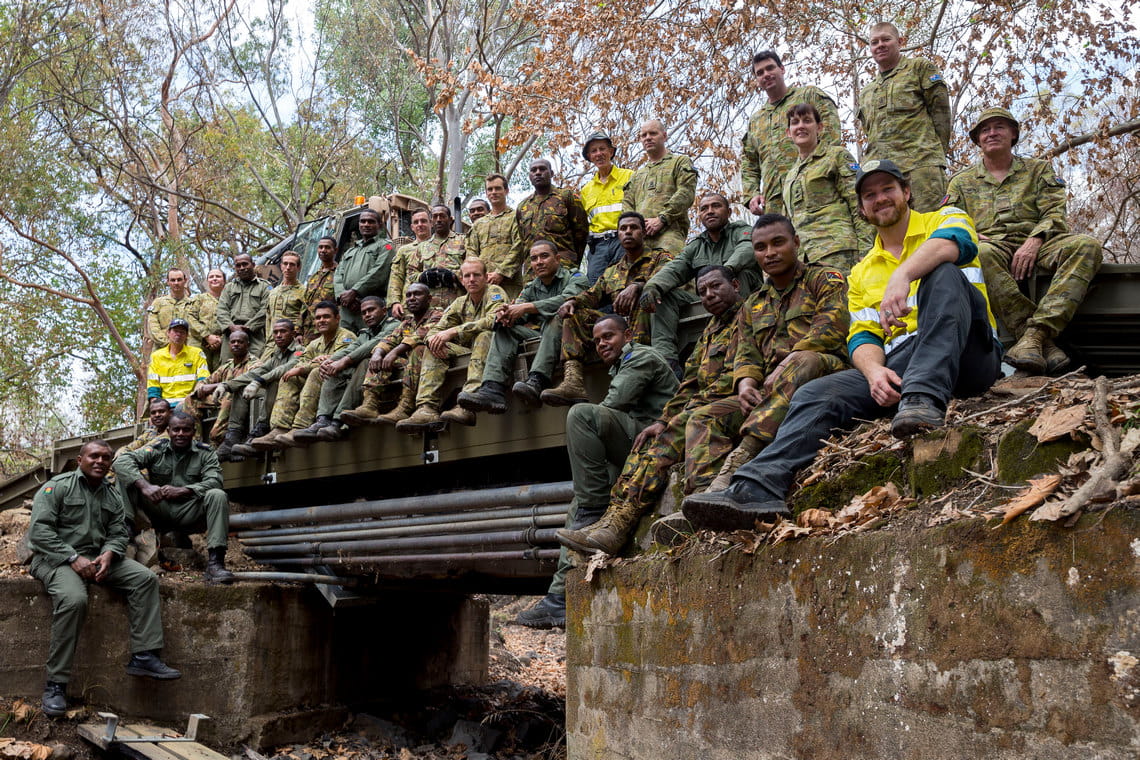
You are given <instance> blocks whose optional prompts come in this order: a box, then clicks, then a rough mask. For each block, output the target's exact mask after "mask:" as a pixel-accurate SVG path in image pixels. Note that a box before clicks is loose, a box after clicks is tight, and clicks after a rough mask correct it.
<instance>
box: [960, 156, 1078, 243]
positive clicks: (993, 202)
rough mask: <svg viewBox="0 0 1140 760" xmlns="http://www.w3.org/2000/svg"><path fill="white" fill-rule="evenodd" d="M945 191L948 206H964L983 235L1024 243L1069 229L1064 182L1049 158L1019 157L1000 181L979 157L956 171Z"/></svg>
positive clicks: (1047, 237)
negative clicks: (969, 164) (971, 163)
mask: <svg viewBox="0 0 1140 760" xmlns="http://www.w3.org/2000/svg"><path fill="white" fill-rule="evenodd" d="M946 192H947V195H946V197H947V199H948V200H947V201H946V202H945V204H944V205H950V206H957V207H958V208H960V209H964V210H965V211H966V213H967V214H969V215H970V217H971V218H972V219H973V220H974V225H975V228H976V229H977V231H978V234H979V235H985V236H986V237H988V238H991V239H993V240H1000V241H1002V242H1006V243H1011V244H1013V245H1015V246H1019V245H1021V244H1022V243H1024V242H1025V241H1026V239H1027V238H1031V237H1040V238H1041V239H1042V240H1048V239H1049V238H1051V237H1053V236H1054V235H1060V234H1062V233H1065V232H1068V231H1069V226H1068V224H1066V222H1065V202H1066V192H1065V183H1064V182H1063V181H1062V180H1061V179H1059V178H1058V177H1057V175H1056V174H1054V173H1053V165H1052V164H1050V163H1049V162H1048V161H1042V160H1041V159H1037V158H1022V157H1020V156H1014V157H1013V165H1012V166H1010V167H1009V174H1007V175H1006V177H1005V179H1003V180H1002V181H1001V182H998V181H997V180H996V179H995V178H994V176H993V175H992V174H990V172H989V170H988V169H986V167H985V166H984V165H983V164H982V162H980V161H979V162H978V163H976V164H974V165H973V166H971V167H969V168H967V169H963V170H962V171H961V172H959V173H957V174H955V175H954V177H953V178H952V179H951V180H950V186H949V187H948V188H947V191H946Z"/></svg>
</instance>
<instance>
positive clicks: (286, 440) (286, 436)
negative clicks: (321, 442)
mask: <svg viewBox="0 0 1140 760" xmlns="http://www.w3.org/2000/svg"><path fill="white" fill-rule="evenodd" d="M296 432H297V431H296V430H290V431H288V432H286V433H282V434H281V435H279V436H277V438H276V439H274V441H273V448H275V449H277V450H278V451H280V450H281V449H291V448H293V447H294V446H300V445H302V444H299V443H297V441H295V440H294V439H293V433H296Z"/></svg>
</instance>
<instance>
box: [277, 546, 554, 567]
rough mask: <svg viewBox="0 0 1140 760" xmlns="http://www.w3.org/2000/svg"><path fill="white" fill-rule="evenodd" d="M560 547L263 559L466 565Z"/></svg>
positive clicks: (545, 554) (541, 555) (542, 554)
mask: <svg viewBox="0 0 1140 760" xmlns="http://www.w3.org/2000/svg"><path fill="white" fill-rule="evenodd" d="M556 559H558V549H523V550H518V551H496V552H472V553H470V554H405V555H395V556H368V555H365V556H362V557H325V558H323V559H322V558H320V557H286V558H277V559H267V560H262V561H263V562H265V564H267V565H273V566H282V567H284V566H293V567H315V566H319V565H335V566H348V567H363V566H367V565H375V566H383V565H405V564H415V563H421V562H422V563H425V564H438V563H446V564H447V565H449V566H453V567H461V566H463V565H471V564H478V565H486V564H487V563H489V562H502V561H506V560H556Z"/></svg>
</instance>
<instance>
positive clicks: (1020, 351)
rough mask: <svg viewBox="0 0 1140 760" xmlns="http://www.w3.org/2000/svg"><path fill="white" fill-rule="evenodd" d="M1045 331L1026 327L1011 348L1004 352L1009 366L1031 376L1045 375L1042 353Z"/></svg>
mask: <svg viewBox="0 0 1140 760" xmlns="http://www.w3.org/2000/svg"><path fill="white" fill-rule="evenodd" d="M1044 343H1045V331H1044V330H1042V329H1041V328H1039V327H1027V328H1025V332H1024V333H1023V334H1022V336H1021V338H1020V339H1019V340H1018V341H1017V343H1014V344H1013V347H1012V348H1011V349H1009V350H1008V351H1006V352H1005V361H1006V363H1007V364H1009V365H1010V366H1012V367H1014V368H1016V369H1020V370H1022V371H1024V372H1028V373H1030V374H1033V375H1041V374H1044V373H1045V355H1044V354H1043V353H1042V350H1043V349H1044Z"/></svg>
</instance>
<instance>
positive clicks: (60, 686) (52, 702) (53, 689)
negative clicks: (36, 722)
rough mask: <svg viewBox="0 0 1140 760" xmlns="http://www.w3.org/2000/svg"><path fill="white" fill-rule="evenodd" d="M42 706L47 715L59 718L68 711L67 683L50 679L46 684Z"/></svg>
mask: <svg viewBox="0 0 1140 760" xmlns="http://www.w3.org/2000/svg"><path fill="white" fill-rule="evenodd" d="M40 706H41V707H42V708H43V710H44V714H45V715H50V716H51V717H53V718H58V717H59V716H61V715H65V714H66V713H67V684H65V683H60V682H59V681H48V682H47V685H46V686H44V696H43V699H41V700H40Z"/></svg>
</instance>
